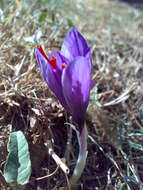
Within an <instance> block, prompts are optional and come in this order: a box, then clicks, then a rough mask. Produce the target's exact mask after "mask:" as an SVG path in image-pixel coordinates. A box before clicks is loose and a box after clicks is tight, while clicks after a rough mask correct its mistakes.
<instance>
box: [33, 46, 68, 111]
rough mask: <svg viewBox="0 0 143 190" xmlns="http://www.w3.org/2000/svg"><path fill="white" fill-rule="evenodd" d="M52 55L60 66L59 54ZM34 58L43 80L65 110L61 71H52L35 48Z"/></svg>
mask: <svg viewBox="0 0 143 190" xmlns="http://www.w3.org/2000/svg"><path fill="white" fill-rule="evenodd" d="M54 55H55V58H56V59H57V60H58V64H60V62H62V59H60V56H59V54H58V53H55V54H54ZM57 55H58V56H59V57H58V56H57ZM35 56H36V60H37V63H38V65H39V68H40V71H41V73H42V76H43V78H44V80H45V81H46V83H47V84H48V86H49V88H50V89H51V91H53V92H54V94H55V95H56V97H57V98H58V99H59V101H60V103H61V104H62V105H63V106H64V107H65V109H67V104H66V102H65V99H64V96H63V91H62V85H61V74H62V73H61V71H60V70H56V69H54V68H53V67H52V66H51V65H50V64H49V63H48V61H47V60H46V59H45V57H44V56H43V55H42V54H41V53H40V51H39V50H38V49H37V48H36V49H35Z"/></svg>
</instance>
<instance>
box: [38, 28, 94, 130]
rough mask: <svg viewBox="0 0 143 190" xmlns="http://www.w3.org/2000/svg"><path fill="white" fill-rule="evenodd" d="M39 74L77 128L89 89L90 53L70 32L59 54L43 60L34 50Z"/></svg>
mask: <svg viewBox="0 0 143 190" xmlns="http://www.w3.org/2000/svg"><path fill="white" fill-rule="evenodd" d="M35 55H36V59H37V62H38V65H39V67H40V70H41V73H42V75H43V77H44V79H45V81H46V83H47V84H48V86H49V88H50V89H51V90H52V91H53V92H54V94H55V95H56V97H57V98H58V99H59V101H60V103H61V104H62V105H63V106H64V108H65V109H66V110H67V112H68V113H69V114H70V115H71V116H72V118H73V121H74V122H75V123H77V124H78V125H79V127H80V126H82V125H83V123H84V120H85V113H86V109H87V105H88V101H89V93H90V88H91V49H90V48H89V47H88V45H87V43H86V41H85V39H84V38H83V36H82V35H81V34H80V33H79V32H78V31H77V30H76V29H75V28H74V29H71V30H70V31H69V32H68V34H67V36H66V37H65V39H64V42H63V44H62V47H61V51H60V52H55V53H52V54H51V55H49V57H47V56H46V54H45V53H44V51H43V49H42V47H41V46H38V47H37V48H36V49H35Z"/></svg>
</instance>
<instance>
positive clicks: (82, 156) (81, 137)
mask: <svg viewBox="0 0 143 190" xmlns="http://www.w3.org/2000/svg"><path fill="white" fill-rule="evenodd" d="M76 134H77V138H78V144H79V155H78V159H77V162H76V166H75V169H74V171H73V174H72V177H71V179H70V185H71V189H72V190H75V189H77V185H78V180H79V178H80V177H81V174H82V172H83V170H84V168H85V164H86V158H87V137H88V132H87V127H86V123H84V126H83V128H82V131H81V133H79V131H77V130H76Z"/></svg>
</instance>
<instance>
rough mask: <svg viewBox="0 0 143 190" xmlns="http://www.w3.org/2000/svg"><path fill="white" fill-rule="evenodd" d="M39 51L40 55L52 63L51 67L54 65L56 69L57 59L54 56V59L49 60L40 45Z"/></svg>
mask: <svg viewBox="0 0 143 190" xmlns="http://www.w3.org/2000/svg"><path fill="white" fill-rule="evenodd" d="M37 49H38V50H39V51H40V53H41V54H42V55H43V57H44V58H45V59H46V60H47V61H48V63H50V65H52V66H53V68H54V69H56V58H55V57H54V56H52V58H51V59H49V58H48V57H47V55H46V54H45V52H44V51H43V49H42V47H41V45H38V46H37Z"/></svg>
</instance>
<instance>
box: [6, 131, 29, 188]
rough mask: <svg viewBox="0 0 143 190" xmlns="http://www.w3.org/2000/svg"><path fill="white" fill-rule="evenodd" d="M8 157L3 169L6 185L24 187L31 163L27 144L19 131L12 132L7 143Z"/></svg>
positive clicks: (27, 179)
mask: <svg viewBox="0 0 143 190" xmlns="http://www.w3.org/2000/svg"><path fill="white" fill-rule="evenodd" d="M8 152H9V153H8V156H7V160H6V163H5V167H4V178H5V180H6V182H7V183H14V184H17V185H24V184H26V183H28V181H29V177H30V175H31V161H30V156H29V150H28V143H27V141H26V138H25V136H24V134H23V133H22V132H21V131H17V132H12V133H11V134H10V137H9V142H8Z"/></svg>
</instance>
